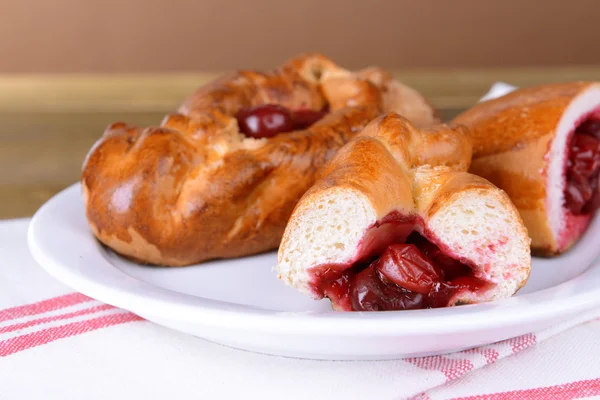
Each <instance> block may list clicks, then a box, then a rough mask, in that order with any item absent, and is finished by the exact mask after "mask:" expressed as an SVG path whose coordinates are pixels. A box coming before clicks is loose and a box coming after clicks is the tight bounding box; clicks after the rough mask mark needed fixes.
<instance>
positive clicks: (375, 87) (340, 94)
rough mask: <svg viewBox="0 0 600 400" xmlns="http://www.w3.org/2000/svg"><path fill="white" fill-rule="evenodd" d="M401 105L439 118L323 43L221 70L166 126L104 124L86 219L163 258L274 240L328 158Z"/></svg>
mask: <svg viewBox="0 0 600 400" xmlns="http://www.w3.org/2000/svg"><path fill="white" fill-rule="evenodd" d="M407 101H408V102H411V103H413V104H412V105H411V106H407V105H406V104H405V103H406V102H407ZM393 109H398V110H401V111H403V112H404V113H405V115H406V116H407V117H408V118H413V114H414V119H415V121H417V122H418V123H419V124H420V125H429V124H432V123H434V122H435V116H434V111H433V109H431V107H429V105H428V104H427V102H426V101H425V100H424V99H423V97H422V96H420V95H419V94H418V93H416V92H415V91H414V90H412V89H408V88H405V87H403V86H398V84H397V83H396V82H395V81H394V80H393V79H391V78H390V77H389V76H388V75H386V74H385V73H384V72H383V71H381V70H379V69H375V68H374V69H369V70H368V71H367V72H364V73H361V72H358V73H354V72H350V71H347V70H345V69H343V68H341V67H339V66H337V65H336V64H334V63H333V62H332V61H330V60H328V59H327V58H325V57H323V56H321V55H317V54H311V55H306V56H302V57H298V58H296V59H293V60H291V61H290V62H288V63H287V64H285V65H283V66H282V67H281V68H279V69H277V70H275V71H272V72H266V73H261V72H255V71H240V72H237V73H234V74H232V75H229V76H226V77H223V78H221V79H219V80H217V81H215V82H212V83H210V84H208V85H206V86H204V87H202V88H200V89H199V90H198V91H197V92H196V93H195V94H193V95H192V96H191V97H190V98H188V99H187V100H186V101H185V102H184V103H183V105H182V106H181V108H180V109H179V112H178V113H176V114H171V115H168V116H166V117H165V119H164V120H163V122H162V123H161V125H160V126H158V127H150V128H145V129H142V128H138V127H134V126H129V125H126V124H124V123H115V124H112V125H110V126H109V127H108V128H107V130H106V131H105V132H104V135H103V137H102V138H101V139H100V140H99V141H98V142H97V143H96V144H95V145H94V147H93V148H92V149H91V150H90V152H89V154H88V156H87V158H86V160H85V163H84V166H83V174H82V187H83V199H84V202H85V208H86V215H87V218H88V221H89V225H90V227H91V229H92V231H93V233H94V234H95V235H96V237H97V238H98V239H99V240H100V241H101V242H102V243H104V244H105V245H107V246H108V247H110V248H111V249H113V250H115V251H116V252H118V253H120V254H122V255H124V256H127V257H130V258H132V259H135V260H137V261H140V262H143V263H151V264H157V265H165V266H179V265H188V264H194V263H198V262H201V261H204V260H208V259H213V258H223V257H238V256H244V255H249V254H254V253H259V252H263V251H266V250H270V249H273V248H276V247H277V246H278V245H279V241H280V239H281V235H282V233H283V230H284V227H285V223H286V222H287V220H288V217H289V216H290V214H291V212H292V210H293V208H294V206H295V204H296V202H297V201H298V199H299V198H300V197H301V196H302V194H304V192H305V191H306V190H307V189H308V188H309V187H310V186H311V185H312V184H313V183H314V181H315V179H316V176H317V173H318V171H319V169H320V168H321V167H322V166H323V165H324V164H325V163H326V162H327V161H328V160H330V159H331V157H332V156H333V155H334V154H335V152H336V151H337V150H338V149H339V148H341V147H342V146H343V145H344V144H345V143H346V142H347V141H349V140H350V139H351V138H352V137H354V136H355V134H356V133H358V132H360V131H361V130H362V128H364V127H365V125H366V124H367V123H368V122H369V121H370V120H372V119H373V118H375V117H376V116H378V115H380V114H381V113H382V112H384V111H387V110H393Z"/></svg>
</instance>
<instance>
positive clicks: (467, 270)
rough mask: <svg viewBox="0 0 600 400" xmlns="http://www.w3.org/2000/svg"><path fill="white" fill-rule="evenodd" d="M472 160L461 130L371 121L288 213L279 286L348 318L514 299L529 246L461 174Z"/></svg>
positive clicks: (519, 225)
mask: <svg viewBox="0 0 600 400" xmlns="http://www.w3.org/2000/svg"><path fill="white" fill-rule="evenodd" d="M470 159H471V144H470V141H469V140H468V137H467V135H465V132H464V131H463V129H462V128H460V127H456V128H454V129H451V128H449V127H447V126H437V127H435V128H429V129H426V130H418V129H417V128H415V127H414V126H413V125H412V124H411V123H410V122H409V121H408V120H406V119H404V118H402V117H400V116H399V115H397V114H394V113H391V114H388V115H385V116H381V117H379V118H377V119H376V120H374V121H372V122H371V123H370V124H369V125H368V126H367V127H366V128H365V129H364V131H363V132H362V133H361V134H360V135H358V136H357V137H355V138H354V139H353V140H352V141H351V142H350V143H348V144H347V145H346V146H345V147H343V148H342V149H341V150H340V151H339V152H338V153H337V155H336V156H335V157H334V159H333V160H332V162H331V163H330V164H329V165H328V167H327V168H326V169H325V170H324V172H323V176H322V178H321V179H320V180H318V181H317V182H316V183H315V185H314V186H313V187H312V188H311V189H310V190H309V191H308V192H307V193H306V194H305V195H304V196H303V197H302V199H301V200H300V202H299V203H298V205H297V207H296V208H295V210H294V212H293V214H292V216H291V218H290V221H289V223H288V226H287V228H286V230H285V233H284V236H283V239H282V242H281V246H280V248H279V253H278V264H277V269H278V273H279V278H280V279H282V280H283V281H284V282H285V283H287V284H289V285H292V286H294V287H296V288H297V289H298V290H300V291H301V292H303V293H305V294H307V295H310V296H312V297H314V298H317V299H318V298H322V297H328V298H329V299H330V300H331V302H332V304H333V307H334V308H335V309H337V310H344V311H349V310H360V311H375V310H400V309H415V308H433V307H444V306H449V305H455V304H459V303H475V302H483V301H488V300H492V299H498V298H504V297H508V296H511V295H513V294H514V293H515V292H516V291H517V290H518V289H519V288H520V287H521V286H523V285H524V284H525V281H526V280H527V278H528V276H529V269H530V263H531V257H530V250H529V242H530V241H529V238H528V237H527V232H526V230H525V227H524V225H523V222H522V220H521V218H520V217H519V214H518V212H517V210H516V209H515V207H514V205H513V204H512V203H511V202H510V200H509V199H508V197H507V196H506V194H505V193H504V192H503V191H501V190H499V189H498V188H496V187H494V186H493V185H492V184H490V183H489V182H488V181H486V180H485V179H483V178H480V177H478V176H475V175H471V174H469V173H467V172H466V170H467V168H468V166H469V162H470Z"/></svg>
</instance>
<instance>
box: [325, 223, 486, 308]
mask: <svg viewBox="0 0 600 400" xmlns="http://www.w3.org/2000/svg"><path fill="white" fill-rule="evenodd" d="M328 271H330V272H333V270H331V269H329V270H328ZM331 275H334V276H335V275H337V277H336V278H335V279H334V276H331V277H330V278H332V279H327V278H328V277H327V276H322V277H321V278H322V279H323V283H322V284H321V289H322V290H323V292H324V293H325V295H326V296H327V297H329V298H330V299H331V300H332V301H333V302H334V304H336V306H337V307H338V308H340V309H344V310H354V311H384V310H411V309H422V308H437V307H445V306H447V305H449V303H450V302H451V301H452V298H453V297H454V296H455V295H456V294H458V293H459V292H461V291H463V290H465V289H466V290H469V291H477V290H480V289H482V288H484V287H485V286H486V285H487V283H486V282H485V281H483V280H480V279H477V278H475V277H474V276H473V275H472V271H471V268H470V267H469V266H467V265H465V264H463V263H461V262H460V261H458V260H455V259H453V258H452V257H450V256H448V255H446V254H444V253H443V252H442V251H441V250H440V249H439V248H438V247H437V246H436V245H435V244H433V243H431V242H429V241H428V240H427V239H426V238H424V237H423V236H421V235H419V234H418V233H416V232H413V233H411V234H410V235H409V236H408V238H407V239H406V243H403V244H391V245H389V246H387V247H386V248H385V250H384V251H383V252H382V253H381V254H380V255H379V256H376V257H375V258H374V259H373V258H371V259H369V260H363V261H359V262H357V263H355V264H354V265H353V266H352V267H351V268H348V269H346V270H344V272H342V274H341V275H339V274H335V273H333V274H331Z"/></svg>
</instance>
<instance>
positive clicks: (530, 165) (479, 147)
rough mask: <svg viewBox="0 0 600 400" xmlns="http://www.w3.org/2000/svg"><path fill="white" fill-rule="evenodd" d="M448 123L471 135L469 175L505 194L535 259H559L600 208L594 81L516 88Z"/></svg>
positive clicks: (599, 115)
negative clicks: (524, 228)
mask: <svg viewBox="0 0 600 400" xmlns="http://www.w3.org/2000/svg"><path fill="white" fill-rule="evenodd" d="M454 123H456V124H461V125H466V126H468V127H469V129H470V131H471V134H472V139H473V145H474V154H473V162H472V164H471V172H473V173H474V174H477V175H480V176H483V177H485V178H486V179H489V180H490V181H491V182H492V183H494V184H495V185H497V186H498V187H500V188H502V189H504V190H505V191H506V192H507V194H508V195H509V197H510V198H511V200H512V201H513V202H514V204H515V205H516V207H517V208H518V210H519V212H520V213H521V216H522V217H523V220H524V221H525V225H526V226H527V229H528V231H529V235H530V236H531V239H532V243H531V244H532V250H533V251H534V252H535V253H536V254H540V255H547V256H548V255H554V254H559V253H562V252H564V251H565V250H567V249H568V248H569V247H570V246H571V245H573V243H575V242H576V241H577V239H578V238H579V237H580V236H581V235H582V234H583V232H584V231H585V230H586V228H587V226H588V225H589V223H590V221H591V218H592V216H593V215H594V214H595V211H596V210H597V209H598V207H600V185H599V180H600V85H599V84H597V83H591V82H573V83H564V84H553V85H545V86H538V87H533V88H527V89H520V90H516V91H514V92H512V93H510V94H508V95H505V96H503V97H500V98H498V99H495V100H490V101H486V102H483V103H480V104H478V105H476V106H474V107H473V108H471V109H470V110H468V111H466V112H464V113H463V114H461V115H459V116H458V117H456V119H455V120H454Z"/></svg>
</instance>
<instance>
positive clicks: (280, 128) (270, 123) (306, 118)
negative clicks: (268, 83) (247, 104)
mask: <svg viewBox="0 0 600 400" xmlns="http://www.w3.org/2000/svg"><path fill="white" fill-rule="evenodd" d="M328 112H329V110H328V109H327V108H325V109H323V110H319V111H315V110H309V109H300V110H294V111H292V110H289V109H288V108H285V107H283V106H280V105H277V104H265V105H262V106H256V107H251V108H244V109H242V110H240V111H238V113H237V114H236V115H235V118H236V119H237V120H238V125H239V127H240V131H241V132H242V133H243V134H245V135H246V136H249V137H253V138H257V139H258V138H270V137H273V136H275V135H277V134H279V133H282V132H291V131H296V130H302V129H306V128H308V127H309V126H311V125H312V124H314V123H315V122H317V121H318V120H320V119H321V118H323V117H324V116H325V115H326V114H327V113H328Z"/></svg>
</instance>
